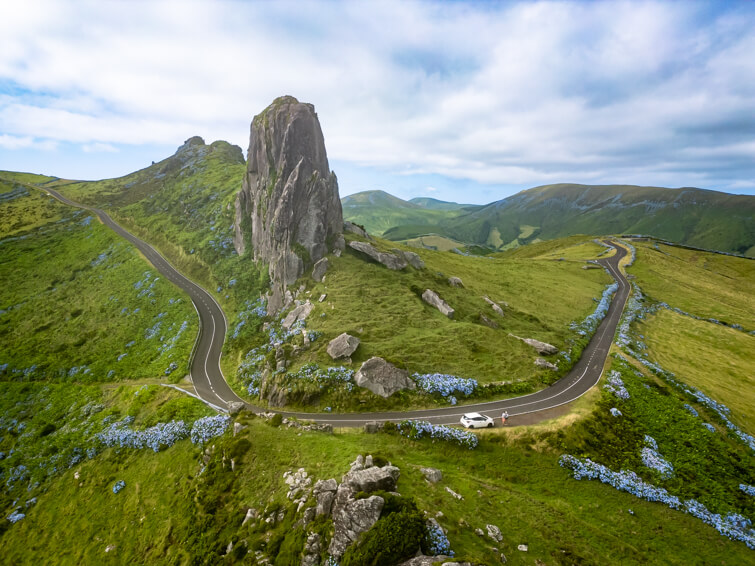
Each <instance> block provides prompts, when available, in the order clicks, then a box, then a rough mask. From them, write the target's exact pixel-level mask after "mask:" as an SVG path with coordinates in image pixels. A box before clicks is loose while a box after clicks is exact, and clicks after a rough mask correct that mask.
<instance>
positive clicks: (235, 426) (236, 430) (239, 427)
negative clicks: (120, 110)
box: [233, 423, 246, 436]
mask: <svg viewBox="0 0 755 566" xmlns="http://www.w3.org/2000/svg"><path fill="white" fill-rule="evenodd" d="M245 428H246V426H244V425H242V424H241V423H233V436H236V435H237V434H238V433H240V432H241V431H242V430H244V429H245Z"/></svg>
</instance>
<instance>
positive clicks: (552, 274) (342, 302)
mask: <svg viewBox="0 0 755 566" xmlns="http://www.w3.org/2000/svg"><path fill="white" fill-rule="evenodd" d="M350 237H351V236H350ZM374 244H375V245H377V246H378V247H380V248H381V249H383V250H385V251H389V250H391V249H394V248H395V247H396V244H395V243H393V242H388V241H384V240H375V241H374ZM404 249H407V250H409V249H411V248H404ZM418 253H419V254H420V255H421V257H422V258H423V260H424V261H425V262H426V267H425V268H424V269H422V270H415V269H414V268H411V267H407V268H406V269H405V270H402V271H400V272H395V271H391V270H388V269H386V268H385V267H383V266H382V265H378V264H375V263H372V262H368V261H366V260H365V259H363V258H362V257H360V256H359V255H358V254H357V253H356V252H353V251H352V250H351V248H348V247H347V251H346V252H345V253H344V254H343V256H341V257H339V258H336V257H331V258H330V260H329V261H330V268H329V270H328V272H327V275H326V277H325V281H324V283H315V282H314V281H313V280H311V279H309V278H306V280H305V285H306V290H305V291H304V294H303V295H300V297H299V298H300V299H306V298H310V300H311V301H312V302H313V304H314V310H313V312H312V313H311V314H310V316H309V318H308V320H307V330H308V331H310V332H317V333H321V336H320V337H319V338H317V340H316V341H314V342H313V343H312V344H311V345H310V347H309V348H308V349H305V350H303V351H299V352H298V353H297V354H293V355H292V356H291V361H292V364H291V366H290V368H289V372H294V371H296V370H298V369H299V368H300V367H301V366H302V365H304V364H308V363H312V362H314V363H317V364H318V365H319V366H320V367H328V366H338V365H342V364H343V365H344V366H346V367H347V368H350V369H352V370H356V369H358V368H359V366H360V365H361V364H362V362H364V361H366V360H368V359H369V358H371V357H373V356H379V357H383V358H385V359H387V360H388V361H390V362H391V363H393V364H395V365H397V366H399V367H402V368H405V369H407V370H408V371H409V372H410V373H414V372H416V373H444V374H450V375H456V376H460V377H465V378H474V379H476V380H478V382H479V383H480V384H502V383H517V384H527V389H526V391H525V392H529V391H530V390H532V389H536V388H539V387H542V386H543V385H545V384H549V383H552V382H553V381H554V380H555V379H556V378H557V375H561V374H563V373H564V372H565V371H566V370H567V369H568V368H569V367H570V366H571V364H570V363H568V362H567V361H566V359H565V358H561V357H558V358H556V357H553V358H554V361H557V362H558V363H559V364H560V367H561V371H559V372H558V374H556V373H554V372H551V371H550V370H542V369H538V368H536V367H535V366H534V360H535V358H536V357H538V354H537V353H536V352H535V351H534V350H533V349H532V348H531V347H529V346H527V345H525V344H524V343H523V342H521V341H520V340H518V339H516V338H514V337H512V336H510V335H509V333H511V334H514V335H516V336H521V337H528V338H536V339H538V340H542V341H544V342H548V343H550V344H554V345H555V346H557V347H558V348H560V349H561V350H562V351H566V352H571V351H572V348H573V347H574V346H575V343H576V342H577V339H578V338H579V339H580V340H584V339H582V338H581V337H579V336H578V335H577V334H576V332H575V331H574V330H572V329H570V327H569V326H570V323H571V322H572V321H581V320H583V319H584V318H585V317H586V316H587V315H589V314H591V313H592V312H593V311H594V310H595V302H594V300H593V299H595V298H597V297H600V296H601V294H602V292H603V290H604V289H605V286H606V284H608V283H609V282H610V281H611V279H610V278H609V277H608V275H607V274H606V273H605V272H604V271H603V270H583V269H581V263H577V262H560V261H548V260H545V261H541V260H530V259H525V260H498V259H490V258H476V257H467V256H461V255H458V254H454V253H447V252H436V251H431V250H418ZM452 276H454V277H459V278H461V279H462V281H463V283H464V287H454V286H452V285H451V284H450V283H449V282H448V278H449V277H452ZM365 282H368V284H365ZM428 288H429V289H433V290H434V291H436V292H437V293H438V294H439V295H440V296H441V297H442V298H443V299H444V300H446V301H447V302H448V303H449V304H450V305H451V306H452V307H453V308H454V309H455V311H456V312H455V314H454V318H453V320H450V319H448V318H447V317H445V316H443V315H442V314H440V312H438V311H437V310H436V309H435V308H433V307H430V306H429V305H427V304H426V303H424V302H423V301H422V300H421V297H420V296H421V294H422V293H423V292H424V291H425V289H428ZM554 288H558V289H559V293H558V294H554V293H553V292H552V289H554ZM321 295H326V297H327V298H326V299H325V300H324V301H323V302H322V303H321V302H318V301H317V299H318V298H319V297H320V296H321ZM484 296H488V297H490V298H491V299H492V300H494V301H497V302H499V303H500V304H501V305H507V306H505V307H504V316H503V317H501V316H500V315H498V314H496V313H495V311H494V310H493V309H492V308H491V307H490V305H488V304H487V303H486V302H485V301H484V299H483V297H484ZM481 315H484V316H486V317H488V319H489V320H493V321H495V322H496V324H498V328H495V329H494V328H490V327H489V326H487V325H486V324H484V323H483V321H482V320H481ZM234 324H236V321H232V322H231V328H233V327H234ZM343 332H348V333H349V334H351V335H353V336H356V337H358V338H359V339H360V341H361V343H360V346H359V349H358V350H357V351H356V352H355V353H354V354H353V355H352V356H351V363H349V362H348V361H347V362H345V363H344V362H341V361H337V362H334V361H333V360H332V359H331V358H330V357H329V356H328V354H327V352H326V347H327V345H328V342H329V341H330V340H332V339H333V338H335V337H336V336H338V335H339V334H341V333H343ZM260 344H261V341H260V338H259V337H257V338H255V337H254V336H251V337H250V338H249V342H248V346H247V347H246V349H244V348H242V347H241V346H239V347H236V348H235V350H236V351H237V352H239V353H238V354H237V357H236V358H235V359H233V357H232V355H229V356H228V358H227V359H226V362H225V363H227V364H228V365H229V367H232V366H233V364H234V363H235V364H236V365H238V364H240V363H241V362H242V356H243V355H244V354H245V353H246V352H247V351H248V350H249V349H250V348H251V347H257V346H259V345H260ZM580 344H581V342H580ZM581 345H583V344H581ZM574 359H576V356H575V357H574ZM224 367H225V366H224ZM258 369H259V370H260V371H261V367H259V368H258ZM521 391H524V390H521ZM509 393H510V392H509ZM310 397H312V396H310ZM317 397H318V400H316V401H315V404H316V405H319V406H320V408H322V407H326V406H329V407H332V408H333V410H354V409H357V410H378V409H387V408H395V407H401V406H407V405H412V406H417V405H419V406H425V405H427V404H428V403H430V404H432V403H434V402H437V401H440V399H438V400H437V401H431V400H429V399H427V398H426V397H423V396H419V397H417V396H413V395H410V394H400V395H396V396H393V397H391V398H390V399H388V400H384V399H382V398H380V397H378V396H376V395H373V394H371V393H369V392H367V391H366V390H362V389H360V388H354V391H349V392H348V394H346V393H345V392H344V391H341V392H340V393H339V394H338V395H329V394H325V393H323V392H320V394H318V395H317ZM311 401H312V399H310V400H309V401H308V402H307V403H305V405H306V404H308V403H309V402H311ZM444 402H447V401H444Z"/></svg>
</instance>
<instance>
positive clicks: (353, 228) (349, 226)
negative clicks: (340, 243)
mask: <svg viewBox="0 0 755 566" xmlns="http://www.w3.org/2000/svg"><path fill="white" fill-rule="evenodd" d="M343 229H344V231H346V232H351V233H352V234H356V235H357V236H361V237H362V238H367V239H368V240H371V239H372V238H370V235H369V234H368V233H367V232H366V231H365V229H364V228H362V227H361V226H360V225H359V224H354V223H353V222H349V221H348V220H344V221H343Z"/></svg>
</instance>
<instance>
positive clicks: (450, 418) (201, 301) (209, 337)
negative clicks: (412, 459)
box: [31, 185, 629, 427]
mask: <svg viewBox="0 0 755 566" xmlns="http://www.w3.org/2000/svg"><path fill="white" fill-rule="evenodd" d="M31 186H33V185H31ZM34 188H38V189H41V190H42V191H44V192H46V193H47V194H49V195H50V196H52V197H55V198H56V199H58V200H59V201H60V202H62V203H64V204H67V205H69V206H73V207H77V208H82V209H85V210H89V211H91V212H93V213H94V214H96V215H97V216H98V217H99V219H100V220H101V221H102V223H103V224H105V225H106V226H108V227H109V228H111V229H112V230H113V231H115V232H116V233H117V234H118V235H120V236H122V237H124V238H126V239H127V240H128V241H129V242H131V243H132V244H133V245H134V246H135V247H136V248H137V249H138V250H139V251H140V252H141V253H142V254H143V255H144V257H145V258H147V260H148V261H149V262H150V263H151V264H152V265H153V266H154V267H155V269H157V270H158V271H159V272H160V273H161V274H162V275H163V276H165V277H166V278H167V279H168V280H169V281H171V282H172V283H174V284H175V285H176V286H178V287H179V288H180V289H182V290H183V291H185V292H186V293H188V295H189V297H191V301H192V303H193V304H194V307H195V308H196V310H197V314H198V315H199V335H198V336H197V340H196V343H195V344H194V351H193V353H192V359H191V369H190V373H191V379H192V382H193V384H194V389H195V391H196V394H197V396H198V397H199V398H200V399H201V400H202V401H204V402H205V403H207V404H208V405H210V406H212V407H214V408H215V409H218V410H221V411H226V410H227V407H228V405H229V404H230V403H236V402H241V403H244V404H245V405H246V407H247V408H248V409H250V410H252V411H254V412H262V411H264V410H265V409H263V408H261V407H257V406H254V405H251V404H249V403H247V402H246V401H244V400H243V399H241V398H240V397H239V396H238V395H236V393H234V392H233V390H232V389H231V388H230V387H229V385H228V383H227V382H226V380H225V377H224V376H223V372H222V370H221V369H220V356H221V353H222V348H223V341H224V340H225V334H226V328H227V322H226V318H225V314H224V313H223V309H221V308H220V305H218V303H217V301H215V299H214V298H213V296H212V295H211V294H210V293H208V292H207V291H205V290H204V289H203V288H202V287H200V286H199V285H197V284H196V283H194V282H193V281H191V280H190V279H189V278H187V277H186V276H184V275H183V274H181V273H180V272H179V271H177V270H176V269H175V268H174V267H173V266H172V265H171V264H170V263H168V261H167V260H166V259H165V258H164V257H163V256H162V255H160V253H159V252H157V250H155V249H154V248H153V247H152V246H150V245H149V244H148V243H146V242H144V241H143V240H140V239H139V238H137V237H136V236H134V235H133V234H131V233H130V232H128V231H126V230H125V229H124V228H123V227H122V226H120V225H119V224H117V223H116V222H115V221H114V220H113V219H112V218H110V216H108V214H107V213H106V212H105V211H103V210H101V209H98V208H94V207H90V206H86V205H83V204H80V203H77V202H74V201H72V200H69V199H67V198H66V197H64V196H63V195H61V194H60V193H58V192H57V191H54V190H52V189H49V188H43V187H34ZM615 247H616V250H617V251H616V254H614V255H613V256H612V257H610V258H607V259H600V260H598V263H600V264H601V265H603V266H604V267H605V268H606V269H608V271H609V272H610V273H611V275H612V276H613V277H614V279H616V281H617V282H618V284H619V288H618V290H617V292H616V294H615V295H614V298H613V300H612V301H611V306H610V307H609V309H608V313H607V314H606V317H605V318H604V319H603V321H602V322H601V323H600V325H599V326H598V329H597V331H596V332H595V334H594V335H593V337H592V339H591V340H590V343H589V344H588V346H587V347H586V348H585V350H584V351H583V352H582V357H581V358H580V359H579V361H578V362H577V363H576V364H575V365H574V367H573V368H572V370H571V371H570V372H569V373H568V374H567V375H565V376H564V377H562V378H561V379H560V380H558V381H557V382H556V383H554V384H553V385H551V386H550V387H548V388H546V389H543V390H541V391H538V392H537V393H532V394H530V395H524V396H521V397H513V398H510V399H502V400H498V401H488V402H484V403H476V404H473V405H463V406H455V407H445V408H442V409H429V410H419V411H404V412H401V411H394V412H381V413H344V414H325V413H303V412H286V411H281V414H283V415H284V416H290V417H297V418H301V419H306V420H310V421H316V422H319V423H327V424H332V425H333V426H340V427H348V426H362V425H364V424H365V423H367V422H370V421H399V420H403V419H422V420H425V421H429V422H432V423H434V424H457V423H458V422H459V418H461V415H463V414H464V413H469V412H483V413H486V414H488V415H489V416H492V417H499V416H500V415H501V413H502V412H503V411H507V412H508V413H509V416H510V417H515V416H517V415H524V414H527V413H535V412H539V411H545V410H548V409H553V408H554V407H559V406H561V405H564V404H566V403H570V402H572V401H574V400H575V399H577V398H579V397H581V396H582V395H584V394H585V393H587V391H589V390H590V389H591V388H592V387H593V386H594V385H595V384H596V383H598V381H599V380H600V376H601V374H602V372H603V366H604V365H605V361H606V358H607V356H608V351H609V349H610V348H611V343H612V342H613V337H614V334H615V332H616V327H617V326H618V324H619V319H620V318H621V313H622V312H623V310H624V305H625V304H626V301H627V298H628V297H629V283H628V282H627V280H626V278H625V277H624V275H623V274H622V272H621V269H620V268H619V262H620V261H621V259H622V258H623V257H624V256H625V255H626V253H627V252H626V250H625V249H624V248H622V247H620V246H615Z"/></svg>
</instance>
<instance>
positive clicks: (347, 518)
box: [328, 486, 385, 558]
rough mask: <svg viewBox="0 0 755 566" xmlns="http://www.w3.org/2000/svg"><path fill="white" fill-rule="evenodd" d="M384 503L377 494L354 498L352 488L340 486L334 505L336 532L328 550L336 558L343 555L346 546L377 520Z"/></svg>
mask: <svg viewBox="0 0 755 566" xmlns="http://www.w3.org/2000/svg"><path fill="white" fill-rule="evenodd" d="M384 504H385V500H383V498H382V497H379V496H377V495H372V496H370V497H368V498H366V499H353V497H352V492H351V489H349V488H348V487H345V486H341V487H340V488H338V492H337V494H336V500H335V504H334V505H333V527H334V532H333V538H332V539H331V541H330V546H329V547H328V552H329V553H330V554H331V555H333V556H335V557H336V558H340V557H341V556H343V553H344V551H345V550H346V548H347V547H348V546H349V545H350V544H351V543H352V542H354V541H355V540H357V538H358V537H359V535H360V534H362V533H363V532H365V531H366V530H368V529H369V528H370V527H372V525H374V524H375V523H376V522H377V520H378V519H379V518H380V512H381V511H382V510H383V505H384Z"/></svg>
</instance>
